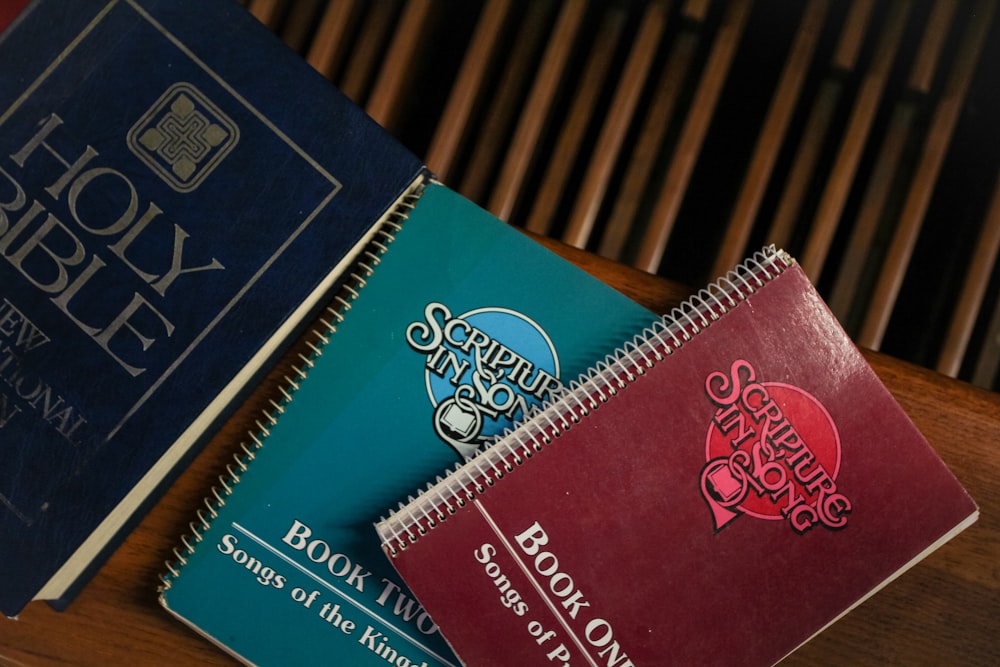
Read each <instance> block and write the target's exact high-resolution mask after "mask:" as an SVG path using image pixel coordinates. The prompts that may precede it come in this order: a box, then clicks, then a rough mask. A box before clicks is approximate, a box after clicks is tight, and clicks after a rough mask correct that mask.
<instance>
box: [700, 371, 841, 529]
mask: <svg viewBox="0 0 1000 667" xmlns="http://www.w3.org/2000/svg"><path fill="white" fill-rule="evenodd" d="M705 393H706V394H707V395H708V398H709V400H710V401H711V402H712V404H713V405H714V406H715V408H716V411H715V415H714V416H713V418H712V423H711V425H710V426H709V430H708V437H707V439H706V445H705V450H706V459H707V463H706V464H705V467H704V468H703V469H702V474H701V491H702V495H703V496H704V498H705V501H706V502H707V503H708V506H709V508H710V509H711V511H712V517H713V519H714V521H715V529H716V532H718V531H720V530H722V529H723V528H725V527H726V526H727V525H729V523H730V522H732V521H733V520H735V519H737V518H738V517H740V516H742V515H747V516H751V517H755V518H757V519H765V520H777V521H782V520H784V521H788V523H789V525H790V526H791V528H792V529H793V530H794V531H795V532H797V533H799V534H802V533H805V532H806V531H808V530H810V529H811V528H813V527H815V526H822V527H824V528H827V529H830V530H839V529H842V528H844V527H846V526H847V520H848V516H849V515H850V513H851V501H850V500H849V499H848V498H847V496H845V495H844V494H843V493H841V492H840V491H839V490H838V488H837V476H838V474H839V472H840V464H841V460H840V458H841V448H840V435H839V434H838V432H837V427H836V425H835V424H834V423H833V419H832V418H831V417H830V414H829V413H828V412H827V410H826V408H824V407H823V405H822V404H821V403H820V402H819V401H818V400H816V398H815V397H813V396H812V395H811V394H809V393H808V392H806V391H804V390H802V389H800V388H798V387H795V386H792V385H789V384H783V383H780V382H765V381H762V380H760V379H759V378H758V374H757V372H756V370H755V369H754V367H753V366H752V365H751V364H750V362H748V361H745V360H742V359H740V360H737V361H735V362H733V364H732V366H731V367H730V369H729V371H728V372H721V371H717V372H714V373H710V374H709V375H708V377H707V378H706V380H705Z"/></svg>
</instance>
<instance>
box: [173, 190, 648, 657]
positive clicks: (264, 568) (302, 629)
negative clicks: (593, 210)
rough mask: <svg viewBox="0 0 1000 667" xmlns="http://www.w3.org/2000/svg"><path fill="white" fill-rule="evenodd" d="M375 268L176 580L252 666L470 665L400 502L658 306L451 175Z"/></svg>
mask: <svg viewBox="0 0 1000 667" xmlns="http://www.w3.org/2000/svg"><path fill="white" fill-rule="evenodd" d="M390 239H392V240H391V243H389V240H390ZM383 249H384V252H383ZM357 277H358V279H359V280H358V281H357V282H356V284H354V285H348V289H347V290H346V291H345V292H344V294H345V295H346V296H342V297H341V298H340V300H339V302H337V303H335V306H336V307H331V310H330V315H329V317H328V318H327V320H326V321H328V322H329V323H330V329H331V331H330V332H327V331H325V330H323V331H319V332H317V333H316V335H317V336H319V338H320V339H323V340H325V341H327V342H326V343H325V344H323V345H321V346H319V347H318V349H319V353H318V354H317V355H316V356H315V357H313V358H312V359H310V361H309V363H308V364H306V366H305V367H303V368H301V369H299V370H298V371H297V373H296V374H295V375H291V376H292V377H295V378H298V379H296V380H295V383H294V386H293V387H290V388H289V390H288V392H289V398H288V400H287V402H286V403H285V404H284V405H282V408H281V410H280V411H278V412H276V413H275V414H274V419H273V422H272V424H271V425H270V426H268V428H267V432H266V433H264V434H259V435H258V434H253V435H252V439H250V440H248V441H247V451H248V452H249V454H248V455H247V456H246V457H244V458H242V459H240V460H239V466H238V467H234V468H233V470H234V471H235V473H236V475H235V476H234V477H229V476H226V477H224V478H223V479H222V480H221V486H220V487H219V488H218V489H217V490H216V495H215V498H216V499H217V501H218V502H217V503H216V505H217V506H216V507H214V508H213V514H214V518H209V517H204V521H203V523H202V525H201V526H200V530H199V535H198V536H197V538H192V539H187V540H185V547H184V548H183V549H181V550H179V553H178V554H177V555H178V558H179V561H178V562H176V563H171V564H170V571H169V572H168V573H167V574H166V575H165V576H164V578H163V579H164V584H163V587H162V588H163V591H162V595H161V602H162V604H163V605H164V606H165V607H166V608H167V609H168V610H169V611H170V612H172V613H173V614H175V615H176V616H178V617H180V618H181V619H182V620H184V621H185V622H186V623H188V624H189V625H191V626H193V627H194V628H196V629H197V630H198V631H199V632H201V633H202V634H204V635H206V636H207V637H209V638H211V639H212V640H213V641H215V642H216V643H217V644H219V645H220V646H223V647H224V648H226V649H227V650H228V651H230V652H231V653H233V654H234V655H236V656H237V657H239V658H240V659H242V660H244V661H246V662H248V663H253V664H258V665H309V664H318V663H320V662H322V663H323V664H343V665H366V664H370V665H385V664H394V665H414V666H417V665H457V664H458V661H457V659H456V658H455V657H454V655H453V654H452V653H451V652H450V650H449V649H448V647H447V644H446V643H445V641H444V640H443V638H442V637H441V635H440V633H439V632H438V630H437V627H436V626H435V625H434V622H433V621H432V620H431V619H430V618H429V617H428V616H427V614H426V613H425V612H424V610H423V609H422V608H421V606H420V605H419V603H418V602H417V601H416V600H415V599H414V598H413V596H412V595H411V594H410V592H409V591H408V589H407V588H406V587H405V586H404V585H403V583H402V581H401V580H400V579H399V578H398V577H397V576H396V575H395V573H394V570H393V569H392V566H391V565H390V564H389V562H388V561H387V560H386V558H385V557H384V555H383V554H382V552H381V550H380V546H379V541H378V538H377V536H376V534H375V532H374V530H373V527H372V525H373V523H374V521H376V520H377V519H378V515H379V512H380V511H381V509H382V506H384V505H386V503H389V502H391V501H392V499H393V498H394V497H396V496H399V494H400V493H405V491H404V489H407V488H416V487H415V486H413V485H414V484H416V485H419V484H421V483H423V482H424V481H426V480H427V479H428V478H429V477H432V476H433V475H434V474H436V473H438V472H440V470H442V466H447V465H450V464H452V463H455V462H457V461H460V460H462V459H463V458H464V457H465V455H467V454H470V453H472V452H474V451H477V450H478V449H479V448H480V447H481V445H483V444H484V443H486V442H487V441H490V440H492V439H493V437H494V436H496V435H498V434H500V433H502V431H503V430H504V429H505V428H507V427H509V426H511V425H512V423H513V422H515V421H517V420H519V419H521V418H522V417H524V415H525V412H526V411H527V410H529V409H530V408H531V406H534V405H537V404H540V403H541V402H542V401H545V400H547V399H549V398H551V397H552V395H553V393H554V392H557V391H559V390H560V388H561V387H562V383H563V381H568V380H569V379H571V378H576V377H577V376H578V375H579V374H580V373H581V372H582V371H583V370H584V369H586V368H587V367H589V366H590V365H591V364H592V363H593V362H594V360H595V359H599V358H601V357H603V356H604V354H606V353H607V352H608V351H609V350H611V349H613V348H614V347H615V345H616V343H615V341H616V340H617V341H619V342H620V339H621V338H622V337H623V336H625V335H626V333H627V332H628V331H629V330H630V329H633V330H634V329H635V328H638V330H641V329H642V328H643V327H644V326H646V325H648V324H650V323H651V322H652V321H653V319H654V316H653V314H652V313H651V312H649V311H648V310H646V309H644V308H642V307H640V306H639V305H637V304H636V303H634V302H632V301H630V300H628V299H626V298H625V297H624V296H622V295H621V294H619V293H618V292H616V291H614V290H612V289H611V288H609V287H607V286H605V285H604V284H602V283H600V282H599V281H597V280H596V279H594V278H592V277H591V276H589V275H588V274H586V273H584V272H582V271H581V270H579V269H577V268H576V267H574V266H573V265H571V264H569V263H568V262H566V261H565V260H563V259H561V258H559V257H558V256H556V255H554V254H552V253H551V252H550V251H548V250H546V249H545V248H543V247H541V246H540V245H538V244H537V243H536V242H534V241H532V240H531V239H529V238H528V237H526V236H524V235H523V234H521V232H519V231H517V230H516V229H514V228H512V227H510V226H508V225H507V224H505V223H503V222H501V221H500V220H498V219H496V218H494V217H493V216H491V215H490V214H488V213H486V212H485V211H483V210H482V209H480V208H478V207H477V206H475V205H474V204H472V203H470V202H469V201H468V200H466V199H464V198H463V197H462V196H460V195H458V194H456V193H454V192H453V191H451V190H449V189H448V188H446V187H444V186H442V185H439V184H436V183H432V184H429V185H428V186H427V188H426V189H425V190H424V191H423V193H422V195H421V196H420V197H419V199H416V200H415V204H414V207H413V209H412V211H410V213H409V216H408V218H407V219H406V220H405V221H402V222H401V223H399V224H398V226H396V227H393V228H392V229H391V230H388V231H387V233H386V235H385V239H384V242H383V243H381V244H377V245H375V246H373V250H372V252H370V253H369V254H368V255H367V260H366V261H365V262H364V263H363V264H361V265H360V267H359V269H358V271H357ZM338 304H339V305H338ZM317 340H319V339H317ZM251 459H252V462H251ZM241 469H242V470H244V472H242V473H240V472H239V470H241ZM407 485H410V486H409V487H408V486H407ZM195 545H197V548H194V546H195ZM441 557H442V558H443V559H448V558H450V557H451V556H450V555H449V554H441ZM470 622H475V621H474V619H472V620H470Z"/></svg>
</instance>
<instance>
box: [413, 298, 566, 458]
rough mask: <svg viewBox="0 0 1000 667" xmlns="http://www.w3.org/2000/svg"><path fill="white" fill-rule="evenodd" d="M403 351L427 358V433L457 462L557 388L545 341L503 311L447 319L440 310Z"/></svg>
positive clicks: (430, 310)
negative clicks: (431, 429) (431, 430)
mask: <svg viewBox="0 0 1000 667" xmlns="http://www.w3.org/2000/svg"><path fill="white" fill-rule="evenodd" d="M406 341H407V343H409V345H410V347H411V348H412V349H413V350H414V351H416V352H419V353H421V354H424V355H426V356H427V360H426V363H425V365H424V368H425V371H424V374H425V378H426V383H427V394H428V396H429V397H430V401H431V404H432V405H433V406H434V417H433V421H434V430H435V432H436V433H437V435H438V437H440V438H441V439H442V440H443V441H444V442H446V443H448V445H450V446H451V447H453V448H454V449H455V451H457V452H458V453H459V454H460V455H462V456H463V457H465V456H471V455H472V454H474V453H475V452H476V451H477V450H478V449H479V448H480V447H481V446H482V445H483V444H485V443H486V442H487V441H489V440H490V439H492V438H493V437H494V436H496V435H499V434H500V433H502V432H503V430H504V429H505V428H506V427H508V426H510V425H511V424H512V423H513V422H514V421H516V420H519V419H522V418H523V417H524V416H525V415H526V414H527V413H528V411H529V409H530V408H531V407H532V406H533V405H538V404H541V403H542V402H544V401H546V400H548V399H549V398H550V397H551V396H552V394H553V393H554V392H556V391H557V390H559V389H560V388H561V387H562V383H561V382H560V381H559V358H558V356H557V354H556V350H555V346H553V344H552V341H551V340H550V339H549V336H548V334H546V333H545V331H544V330H543V329H542V328H541V327H540V326H538V324H537V323H535V322H534V321H532V320H531V319H530V318H528V317H526V316H524V315H522V314H521V313H517V312H515V311H513V310H509V309H506V308H480V309H477V310H472V311H469V312H467V313H463V314H461V315H457V316H456V315H453V314H452V312H451V310H450V309H449V308H448V307H447V306H445V305H444V304H441V303H430V304H428V305H427V307H426V308H425V309H424V320H423V321H420V322H413V323H412V324H410V325H409V326H408V327H407V328H406Z"/></svg>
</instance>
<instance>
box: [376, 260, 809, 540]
mask: <svg viewBox="0 0 1000 667" xmlns="http://www.w3.org/2000/svg"><path fill="white" fill-rule="evenodd" d="M793 264H794V260H793V259H792V258H791V257H789V256H788V255H787V254H786V253H785V252H783V251H781V250H777V249H775V248H774V247H773V246H769V247H765V248H764V249H762V250H761V251H760V252H757V253H756V254H754V255H753V256H752V257H750V258H748V259H747V260H745V261H744V262H743V263H742V264H740V265H739V266H737V267H736V268H735V269H733V270H732V271H730V272H729V273H727V274H726V275H725V276H722V277H720V278H719V279H718V280H716V281H715V282H714V283H712V284H710V285H709V286H708V287H706V288H705V289H703V290H701V291H700V292H698V293H697V294H695V295H693V296H692V297H690V298H689V299H687V300H686V301H684V302H683V303H682V304H681V305H680V306H678V307H677V308H674V309H673V310H672V311H671V312H670V313H669V314H667V315H664V316H663V317H662V318H660V319H659V320H657V321H655V322H654V323H653V324H652V325H651V326H650V327H648V328H647V329H646V330H644V331H643V332H641V333H640V334H639V335H637V336H636V337H635V338H634V339H632V340H631V341H628V342H626V343H625V344H624V345H623V346H622V347H620V348H619V349H617V350H615V351H614V352H613V353H612V354H609V355H608V356H607V357H605V358H604V360H602V361H600V362H599V363H597V364H595V365H594V366H593V367H592V368H591V369H590V370H589V371H587V372H586V373H584V374H583V375H582V376H580V378H579V379H577V380H575V381H573V382H571V383H570V384H569V385H568V386H567V387H566V388H565V389H564V390H563V391H562V392H560V393H559V394H558V395H557V396H555V397H554V398H553V399H552V400H550V401H549V402H547V403H545V404H543V405H541V406H539V407H537V408H535V409H534V410H533V411H532V412H531V413H530V414H529V415H528V416H526V418H525V419H524V420H523V421H522V422H521V424H520V425H518V426H515V427H513V428H511V429H507V430H506V431H505V432H504V433H503V434H502V435H500V436H498V437H497V438H496V439H495V440H494V441H493V443H492V444H491V445H490V446H489V447H488V448H486V449H484V450H483V451H482V452H480V453H479V454H477V455H475V456H474V457H471V458H469V459H467V460H466V461H464V462H461V463H458V464H456V466H455V467H454V468H452V469H451V470H449V471H447V472H446V473H444V474H443V475H441V476H438V477H437V478H436V479H435V480H434V481H433V482H431V483H430V484H428V485H427V487H426V488H425V489H423V490H421V491H418V493H417V495H416V496H410V497H409V498H407V500H406V501H405V502H402V503H400V504H399V507H398V509H396V510H390V511H389V516H388V517H381V518H380V520H379V521H378V522H377V523H376V524H375V528H376V531H377V532H378V534H379V537H380V539H381V542H382V547H383V549H384V550H385V551H386V552H387V553H388V554H389V556H391V557H394V556H396V555H398V554H399V552H400V551H402V550H404V549H406V548H407V547H408V546H410V545H412V544H414V543H416V542H417V541H418V540H419V539H420V537H421V536H422V535H425V534H426V533H427V532H428V531H430V530H433V529H434V528H435V527H437V525H438V524H439V523H441V522H444V521H446V520H447V519H448V517H449V516H450V515H452V514H455V513H456V512H457V511H458V510H459V509H461V508H463V507H465V506H466V505H467V504H469V503H470V502H473V501H475V499H476V498H477V497H478V496H480V495H482V494H484V493H486V491H487V490H488V488H489V487H491V486H493V485H494V484H496V483H497V482H498V481H499V480H501V479H503V477H504V476H505V475H507V474H510V473H512V472H514V471H515V470H516V469H517V467H518V466H521V465H524V463H525V462H526V461H527V460H529V459H531V458H532V457H533V456H534V455H535V454H537V453H538V452H541V451H542V450H543V449H544V448H545V447H546V446H548V445H549V444H551V443H552V442H553V440H555V439H556V438H558V437H559V436H560V435H561V434H562V433H563V432H564V431H567V430H569V429H570V428H572V427H573V425H574V424H578V423H579V422H580V421H581V420H583V419H585V418H586V417H587V416H588V415H589V414H590V413H591V412H592V411H594V410H598V409H600V406H601V405H602V404H604V403H606V402H608V401H609V400H611V398H612V397H614V396H616V395H617V394H618V393H619V392H621V391H622V390H624V389H625V388H627V387H628V386H629V385H630V384H631V383H633V382H635V381H637V380H638V378H639V377H641V376H643V375H645V373H646V372H647V371H648V370H650V369H651V368H653V367H654V366H655V365H656V364H659V363H660V362H662V361H663V360H664V359H665V358H666V357H667V356H669V355H671V354H673V353H674V352H675V351H677V350H678V349H680V348H681V347H683V346H684V345H685V343H687V342H688V341H690V340H691V339H692V338H694V337H695V336H697V335H699V334H700V333H701V332H703V331H704V330H706V329H708V328H709V327H710V326H711V325H712V323H713V322H715V321H716V320H718V319H719V318H721V317H722V316H723V315H724V314H726V313H727V312H728V311H730V310H732V309H733V308H735V307H736V306H737V305H738V304H739V303H740V302H741V301H744V300H746V299H747V298H749V297H750V296H751V295H753V294H754V293H755V292H757V291H758V290H759V289H760V288H761V287H763V286H764V285H765V284H767V282H769V281H770V280H771V279H773V278H775V277H777V276H778V275H780V274H781V273H782V272H783V271H784V270H785V269H786V268H788V267H789V266H792V265H793Z"/></svg>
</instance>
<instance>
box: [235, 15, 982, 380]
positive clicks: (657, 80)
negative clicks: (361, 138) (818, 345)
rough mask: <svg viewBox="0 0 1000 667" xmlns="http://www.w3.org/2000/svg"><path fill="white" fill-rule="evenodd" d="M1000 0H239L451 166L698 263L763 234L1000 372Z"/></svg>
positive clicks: (624, 246)
mask: <svg viewBox="0 0 1000 667" xmlns="http://www.w3.org/2000/svg"><path fill="white" fill-rule="evenodd" d="M996 3H997V0H881V1H876V0H803V1H801V2H788V1H787V0H672V1H671V0H644V1H639V0H634V1H629V0H617V1H614V0H246V2H245V4H246V5H247V7H248V9H249V10H250V11H251V12H253V13H254V15H256V16H257V17H258V18H259V19H260V20H261V21H263V22H264V23H265V24H267V25H268V26H269V27H270V28H271V29H272V30H274V31H275V32H276V33H277V34H278V35H280V36H281V37H282V39H284V40H285V41H286V42H287V43H288V44H289V45H290V46H292V47H293V48H295V49H296V50H298V51H299V52H300V53H301V54H302V55H303V57H304V58H306V59H307V60H308V62H310V63H311V64H312V65H313V66H314V67H315V68H316V69H317V70H319V71H320V72H321V73H322V74H323V75H324V76H326V77H327V78H329V79H330V80H331V81H333V82H334V83H335V84H336V85H338V86H339V87H340V88H341V89H342V90H343V91H344V92H345V93H347V94H348V95H349V96H350V97H351V98H352V99H354V100H355V101H356V102H357V103H358V104H360V105H361V106H363V107H365V109H366V110H367V111H368V112H369V113H370V114H371V115H372V116H373V117H374V118H375V119H376V120H378V121H379V122H380V123H382V124H383V126H385V127H386V129H388V130H389V131H390V132H391V133H392V134H394V135H395V136H397V137H398V138H399V139H400V140H401V141H402V142H403V143H404V144H406V145H407V146H408V147H409V148H410V149H411V150H413V151H414V152H415V153H417V154H418V155H420V156H422V157H423V158H424V159H425V161H426V162H427V164H428V165H429V166H430V167H431V169H432V170H434V171H435V173H436V174H437V175H438V176H439V177H440V178H441V180H443V181H444V182H445V183H447V184H449V185H450V186H452V187H453V188H455V189H456V190H458V191H460V192H462V193H463V194H465V195H466V196H468V197H469V198H470V199H473V200H474V201H476V202H478V203H479V204H481V205H482V206H484V207H485V208H488V209H489V210H491V211H492V212H494V213H495V214H496V215H498V216H499V217H501V218H503V219H504V220H507V221H508V222H510V223H511V224H513V225H516V226H520V227H524V228H526V229H528V230H530V231H532V232H535V233H538V234H541V235H545V236H549V237H552V238H554V239H558V240H562V241H563V242H565V243H568V244H571V245H575V246H577V247H581V248H586V249H588V250H591V251H593V252H595V253H599V254H601V255H604V256H606V257H609V258H612V259H615V260H618V261H621V262H624V263H627V264H631V265H633V266H635V267H637V268H641V269H644V270H646V271H650V272H653V273H658V274H660V275H663V276H665V277H667V278H671V279H674V280H677V281H680V282H683V283H686V284H688V285H690V286H693V287H698V286H701V285H702V284H704V283H705V282H707V281H709V280H711V279H713V278H714V277H716V276H717V275H719V274H721V273H723V272H724V271H725V270H727V268H728V267H731V266H732V265H733V264H734V263H736V262H737V261H739V259H741V258H742V257H743V256H744V255H746V254H747V253H749V252H751V251H753V250H754V249H756V248H758V247H759V246H761V245H762V244H764V243H777V244H779V245H781V246H782V247H784V248H786V249H787V250H789V251H790V252H791V253H792V254H793V255H795V256H796V257H797V258H798V259H799V261H800V262H801V263H802V265H803V267H804V268H805V269H806V271H807V272H808V273H809V274H810V276H811V277H812V278H813V280H814V281H815V282H816V284H817V286H818V287H819V288H820V291H821V292H822V293H823V295H824V297H825V298H826V299H827V300H828V302H829V303H830V305H831V308H832V309H833V310H834V312H835V314H836V315H837V316H838V318H840V320H841V322H843V323H844V326H845V327H846V328H847V330H848V332H849V333H851V335H852V336H854V337H855V339H856V340H857V341H858V342H859V344H861V345H863V346H865V347H869V348H872V349H879V350H881V351H883V352H886V353H888V354H891V355H893V356H896V357H899V358H902V359H906V360H909V361H912V362H914V363H916V364H919V365H922V366H925V367H928V368H934V369H937V370H939V371H940V372H943V373H946V374H948V375H952V376H956V377H959V378H962V379H965V380H969V381H972V382H975V383H976V384H980V385H982V386H985V387H987V388H991V389H993V390H998V389H1000V372H998V368H1000V268H998V265H1000V262H998V259H997V256H998V252H1000V129H998V128H1000V92H998V89H1000V17H998V12H997V8H996Z"/></svg>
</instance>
